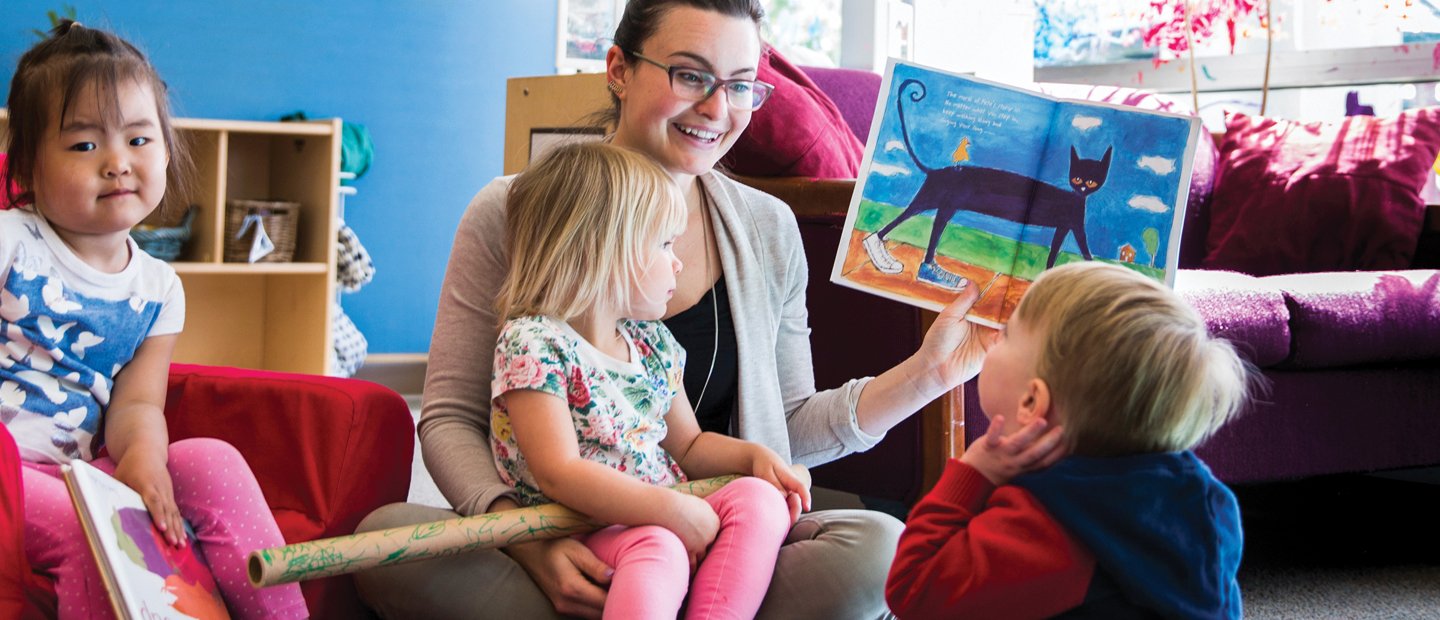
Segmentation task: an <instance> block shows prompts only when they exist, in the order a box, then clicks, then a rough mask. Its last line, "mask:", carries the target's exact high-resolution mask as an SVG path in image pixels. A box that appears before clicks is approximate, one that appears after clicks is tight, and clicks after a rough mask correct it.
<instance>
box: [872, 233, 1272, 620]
mask: <svg viewBox="0 0 1440 620" xmlns="http://www.w3.org/2000/svg"><path fill="white" fill-rule="evenodd" d="M1253 376H1254V375H1253V373H1252V371H1251V370H1250V369H1249V367H1248V365H1247V364H1246V363H1245V362H1243V361H1241V360H1240V358H1239V357H1238V356H1236V354H1235V352H1234V350H1233V349H1232V348H1231V346H1230V345H1229V343H1227V342H1225V341H1223V340H1218V339H1215V338H1211V337H1210V336H1209V335H1208V333H1207V331H1206V328H1205V323H1204V322H1203V321H1202V320H1201V319H1200V317H1199V316H1198V315H1196V314H1195V312H1194V311H1193V310H1191V309H1190V308H1189V307H1188V306H1187V305H1186V304H1185V303H1184V302H1183V301H1182V300H1181V299H1180V298H1179V297H1178V296H1176V295H1175V294H1174V293H1173V292H1172V291H1170V290H1168V289H1166V288H1165V287H1163V286H1162V285H1160V284H1158V283H1156V282H1155V281H1153V280H1151V279H1149V278H1146V277H1144V276H1141V275H1139V274H1137V273H1135V272H1132V271H1130V270H1128V269H1125V268H1122V267H1117V266H1114V265H1106V264H1102V263H1096V262H1084V263H1072V264H1068V265H1064V266H1061V267H1057V268H1055V269H1051V270H1049V271H1046V272H1045V273H1043V274H1041V276H1040V277H1039V278H1037V279H1036V280H1035V283H1034V284H1033V285H1032V286H1031V287H1030V290H1029V291H1028V292H1027V293H1026V295H1025V297H1024V299H1023V301H1022V302H1021V304H1020V307H1019V308H1018V309H1017V310H1016V312H1015V314H1014V315H1012V317H1011V319H1010V322H1009V324H1008V325H1007V326H1006V328H1005V330H1004V331H1003V332H1002V334H1001V336H1000V338H999V340H998V341H997V342H996V344H995V345H994V346H993V347H992V348H991V349H990V351H989V353H988V355H987V356H986V359H985V365H984V367H983V369H982V370H981V371H980V380H979V384H980V403H981V406H982V408H983V409H984V410H985V415H986V416H988V417H989V418H990V422H991V426H990V432H989V433H988V434H987V436H986V437H985V438H984V439H982V440H980V441H977V442H975V445H973V446H970V448H969V449H967V450H966V451H965V455H964V456H962V457H961V458H960V459H959V460H952V461H950V463H949V464H948V465H947V467H946V470H945V472H944V474H943V475H942V476H941V478H940V481H939V483H937V484H936V485H935V488H934V489H933V490H932V491H930V493H929V494H928V495H927V496H926V497H925V498H924V499H923V500H921V501H920V503H919V504H917V505H916V506H915V508H914V510H913V511H912V512H911V514H910V520H909V523H908V524H907V525H906V528H905V533H904V534H903V535H902V536H901V538H900V547H899V551H898V553H897V555H896V557H895V562H894V564H893V565H892V566H891V569H890V576H889V579H888V583H887V584H886V589H885V590H886V591H885V594H886V600H887V601H888V602H889V604H890V607H891V609H892V610H893V611H894V612H895V614H896V615H898V616H899V617H901V618H942V617H965V618H998V617H1003V618H1029V617H1037V618H1038V617H1050V616H1056V615H1061V614H1064V615H1065V616H1066V617H1095V618H1131V617H1165V618H1238V617H1240V615H1241V605H1240V589H1239V586H1238V584H1237V583H1236V581H1235V573H1236V570H1237V569H1238V568H1239V566H1240V544H1241V533H1240V512H1239V507H1238V506H1237V505H1236V503H1235V496H1234V495H1233V494H1232V493H1231V492H1230V490H1229V489H1227V488H1226V487H1225V485H1223V484H1221V483H1220V481H1218V480H1216V479H1215V477H1214V476H1213V475H1211V473H1210V470H1209V468H1207V467H1206V466H1205V464H1204V463H1202V462H1201V461H1200V460H1199V459H1198V458H1196V457H1195V455H1194V454H1193V453H1191V452H1190V451H1189V450H1190V449H1191V448H1192V447H1194V446H1195V445H1196V444H1198V443H1200V442H1201V441H1203V440H1204V439H1205V438H1206V437H1209V436H1210V435H1211V434H1212V433H1213V432H1215V430H1216V429H1218V428H1219V427H1220V426H1221V425H1222V424H1224V423H1225V421H1226V420H1228V419H1230V418H1231V417H1232V416H1233V415H1235V413H1236V412H1237V411H1238V410H1239V409H1240V407H1241V406H1242V404H1243V403H1244V401H1245V398H1246V393H1247V391H1248V389H1249V386H1250V383H1251V381H1252V377H1253ZM1036 418H1043V419H1045V420H1047V421H1048V422H1049V423H1050V424H1052V425H1057V426H1061V427H1062V429H1063V430H1062V448H1063V449H1064V450H1066V451H1067V453H1068V456H1065V457H1064V458H1063V459H1061V460H1059V462H1057V463H1056V464H1054V465H1053V466H1051V467H1049V468H1046V469H1042V470H1040V471H1038V472H1035V473H1029V474H1024V475H1017V472H1014V471H1011V470H1007V469H1006V468H1004V467H1001V466H1000V465H999V464H998V461H997V460H996V458H995V456H996V453H997V446H998V445H999V442H1000V438H1001V437H1005V436H1009V435H1011V434H1012V433H1015V432H1016V431H1017V429H1020V428H1021V427H1023V426H1024V425H1025V424H1026V423H1028V422H1030V421H1032V420H1034V419H1036Z"/></svg>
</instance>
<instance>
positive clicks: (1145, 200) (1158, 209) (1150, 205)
mask: <svg viewBox="0 0 1440 620" xmlns="http://www.w3.org/2000/svg"><path fill="white" fill-rule="evenodd" d="M1127 204H1129V205H1130V206H1131V207H1134V208H1136V209H1140V210H1141V211H1149V212H1151V213H1164V212H1166V211H1169V210H1170V207H1169V206H1167V205H1166V204H1165V203H1164V202H1163V201H1161V200H1160V199H1159V198H1156V197H1155V196H1131V197H1130V202H1129V203H1127Z"/></svg>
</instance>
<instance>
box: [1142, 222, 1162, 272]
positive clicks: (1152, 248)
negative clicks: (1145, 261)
mask: <svg viewBox="0 0 1440 620" xmlns="http://www.w3.org/2000/svg"><path fill="white" fill-rule="evenodd" d="M1140 239H1141V240H1143V241H1144V242H1145V251H1146V252H1147V253H1149V254H1150V266H1151V267H1154V266H1155V252H1157V251H1159V249H1160V231H1158V230H1155V229H1154V228H1146V229H1145V232H1143V233H1140Z"/></svg>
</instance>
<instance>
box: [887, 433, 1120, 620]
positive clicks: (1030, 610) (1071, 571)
mask: <svg viewBox="0 0 1440 620" xmlns="http://www.w3.org/2000/svg"><path fill="white" fill-rule="evenodd" d="M1094 573H1095V558H1094V556H1093V555H1092V554H1091V553H1090V552H1089V551H1088V550H1086V549H1085V548H1084V547H1082V546H1081V545H1080V543H1079V542H1078V541H1076V540H1074V539H1073V538H1071V537H1070V536H1069V535H1068V534H1066V533H1065V531H1064V529H1062V528H1061V526H1060V524H1059V523H1057V522H1056V521H1055V520H1054V519H1053V518H1051V516H1050V515H1049V513H1047V512H1046V511H1045V509H1044V508H1043V507H1042V506H1041V505H1040V504H1039V502H1037V501H1036V499H1035V497H1034V496H1033V495H1031V494H1030V493H1029V492H1027V491H1025V490H1023V489H1021V488H1019V487H1016V486H1008V485H1007V486H1002V487H999V488H997V487H995V485H993V484H991V483H990V481H989V480H987V479H986V478H985V476H983V475H981V474H980V472H979V471H977V470H976V469H975V468H973V467H971V466H969V465H967V464H965V463H962V462H960V461H957V460H951V461H950V462H949V463H948V464H947V465H946V467H945V473H944V474H943V475H942V476H941V477H940V481H939V482H938V483H936V485H935V488H934V489H932V490H931V491H930V493H929V494H927V495H926V496H925V498H924V499H922V500H920V503H918V504H916V505H915V508H914V510H912V511H911V513H910V520H909V522H907V523H906V526H905V533H904V534H902V535H901V536H900V548H899V551H898V552H897V553H896V555H895V561H894V563H893V564H892V565H891V566H890V576H889V578H888V579H887V580H886V584H885V600H886V602H887V603H889V604H890V609H891V611H893V612H894V613H895V615H896V616H898V617H900V618H902V619H903V618H951V617H962V616H963V617H965V618H1044V617H1049V616H1054V615H1056V614H1059V613H1061V612H1063V611H1066V610H1068V609H1072V608H1074V607H1076V606H1078V605H1080V604H1081V603H1082V602H1084V600H1085V595H1086V591H1087V590H1088V589H1089V587H1090V582H1091V579H1092V577H1093V576H1094Z"/></svg>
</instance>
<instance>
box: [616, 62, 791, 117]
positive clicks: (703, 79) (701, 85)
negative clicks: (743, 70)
mask: <svg viewBox="0 0 1440 620" xmlns="http://www.w3.org/2000/svg"><path fill="white" fill-rule="evenodd" d="M630 54H631V55H633V56H635V57H636V58H639V59H640V60H643V61H645V62H648V63H650V64H652V65H655V66H657V67H660V68H661V69H664V70H665V71H667V72H669V73H670V90H672V91H675V96H677V97H680V98H682V99H689V100H690V101H704V100H706V99H709V98H710V95H713V94H715V91H717V90H719V89H721V88H722V87H723V88H724V89H725V99H726V101H729V102H730V107H732V108H735V109H737V110H758V109H760V105H761V104H763V103H765V100H766V99H767V98H769V97H770V93H772V92H775V87H774V86H771V85H769V84H766V83H764V82H761V81H759V80H744V79H737V80H722V79H720V78H718V77H715V74H714V73H710V72H709V71H702V70H700V69H691V68H690V67H680V66H676V65H667V64H665V63H663V62H660V61H658V60H655V59H654V58H647V57H646V56H644V55H642V54H640V53H639V52H630Z"/></svg>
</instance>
